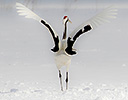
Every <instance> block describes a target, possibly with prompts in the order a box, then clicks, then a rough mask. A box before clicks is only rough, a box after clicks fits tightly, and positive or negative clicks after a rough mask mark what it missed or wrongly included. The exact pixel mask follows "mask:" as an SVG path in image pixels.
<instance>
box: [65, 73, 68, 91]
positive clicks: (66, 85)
mask: <svg viewBox="0 0 128 100" xmlns="http://www.w3.org/2000/svg"><path fill="white" fill-rule="evenodd" d="M65 81H66V90H67V89H68V72H66V80H65Z"/></svg>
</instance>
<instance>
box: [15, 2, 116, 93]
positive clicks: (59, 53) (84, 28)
mask: <svg viewBox="0 0 128 100" xmlns="http://www.w3.org/2000/svg"><path fill="white" fill-rule="evenodd" d="M16 9H18V10H17V12H18V13H19V15H24V16H25V17H26V18H32V19H35V20H37V21H38V22H40V23H41V24H43V25H44V26H45V27H46V28H47V29H48V31H49V32H50V34H51V36H52V38H53V42H54V44H55V46H54V48H53V49H51V50H52V51H53V52H54V53H55V63H56V66H57V68H58V71H59V78H60V85H61V90H62V91H63V86H62V75H61V71H60V69H61V67H62V66H65V67H66V90H67V89H68V80H69V79H68V72H69V65H70V63H71V57H72V55H75V54H76V50H75V49H73V45H74V43H75V42H76V40H77V39H78V37H79V36H81V35H82V34H84V33H88V32H89V31H90V30H92V29H94V28H96V27H97V26H99V25H100V24H102V23H104V22H108V21H109V19H111V18H116V15H117V9H116V8H115V7H113V6H111V7H108V8H106V9H105V10H103V11H102V12H100V13H98V14H97V15H95V16H94V17H92V18H90V19H89V20H87V21H85V22H84V23H83V24H81V25H80V26H79V27H78V28H76V29H75V30H74V31H73V32H72V33H71V34H70V35H69V36H67V23H68V22H71V21H70V20H69V18H68V17H67V16H64V18H63V22H64V32H63V37H62V39H60V38H59V35H58V34H57V33H56V32H55V30H54V29H53V28H52V27H51V25H50V24H48V23H47V22H46V21H45V20H44V19H42V18H41V17H39V16H38V15H36V14H35V13H34V12H32V11H31V10H30V9H28V8H27V7H25V6H24V5H22V4H21V3H16Z"/></svg>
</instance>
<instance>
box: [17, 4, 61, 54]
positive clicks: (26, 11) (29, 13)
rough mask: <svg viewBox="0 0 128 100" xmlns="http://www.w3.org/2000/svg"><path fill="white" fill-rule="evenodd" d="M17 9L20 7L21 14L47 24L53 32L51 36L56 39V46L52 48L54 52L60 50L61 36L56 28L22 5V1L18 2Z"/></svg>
mask: <svg viewBox="0 0 128 100" xmlns="http://www.w3.org/2000/svg"><path fill="white" fill-rule="evenodd" d="M16 9H18V11H17V12H18V13H19V15H23V16H25V18H32V19H35V20H36V21H38V22H40V23H41V24H43V25H45V27H46V28H47V29H48V31H49V32H50V33H51V36H52V38H53V40H54V44H55V47H54V48H53V49H51V50H52V51H53V52H57V51H58V50H59V42H60V41H59V36H58V34H57V33H56V32H55V30H54V29H53V28H52V27H51V26H50V24H48V23H47V22H46V21H45V20H44V19H42V18H41V17H39V16H38V15H37V14H35V13H34V12H33V11H31V10H30V9H28V8H27V7H25V6H24V5H22V4H21V3H16Z"/></svg>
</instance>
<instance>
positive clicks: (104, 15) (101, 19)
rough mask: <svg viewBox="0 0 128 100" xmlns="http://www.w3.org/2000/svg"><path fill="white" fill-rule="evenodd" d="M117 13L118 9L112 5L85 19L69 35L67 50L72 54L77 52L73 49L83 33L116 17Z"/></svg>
mask: <svg viewBox="0 0 128 100" xmlns="http://www.w3.org/2000/svg"><path fill="white" fill-rule="evenodd" d="M116 15H117V9H116V8H115V7H113V6H111V7H108V8H106V9H105V10H103V11H102V12H100V13H98V14H96V15H95V16H94V17H92V18H90V19H89V20H87V21H85V22H84V23H83V24H81V25H80V26H78V27H77V28H76V29H75V30H74V31H73V32H72V33H71V34H70V35H69V37H68V40H67V48H66V49H65V51H66V52H67V53H68V54H70V55H73V54H76V52H75V51H73V49H72V47H73V45H74V43H75V41H76V40H77V39H78V37H79V36H81V35H82V34H83V33H88V31H90V30H92V29H95V28H96V27H98V26H99V25H101V24H103V23H105V22H109V20H110V19H112V18H116Z"/></svg>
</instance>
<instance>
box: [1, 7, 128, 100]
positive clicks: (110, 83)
mask: <svg viewBox="0 0 128 100" xmlns="http://www.w3.org/2000/svg"><path fill="white" fill-rule="evenodd" d="M97 10H98V9H78V10H77V9H74V10H73V9H71V10H70V9H69V10H68V11H66V12H65V11H64V10H63V9H56V10H52V9H35V10H34V11H35V12H37V14H38V15H39V16H41V17H43V18H44V19H46V20H47V21H48V22H49V23H50V24H51V25H52V26H53V28H54V29H55V30H56V31H57V33H58V34H59V35H61V33H62V29H63V26H62V18H63V16H64V15H65V14H66V15H68V16H69V18H70V20H71V21H72V22H73V23H72V24H70V23H69V24H68V26H69V28H68V30H69V32H71V31H72V30H73V29H75V28H76V27H77V26H78V25H79V24H81V23H82V21H83V20H84V21H85V20H87V19H88V18H90V17H91V16H93V15H95V13H97ZM127 18H128V14H127V9H119V11H118V16H117V19H114V20H112V21H111V23H106V24H104V25H102V26H100V27H98V28H97V29H96V30H94V31H92V32H91V33H90V34H87V35H86V36H82V37H80V39H79V40H78V42H77V43H76V45H75V49H77V52H78V55H76V56H74V57H73V58H72V63H71V66H70V70H69V75H70V77H69V90H67V91H66V90H64V91H63V92H62V91H61V90H60V84H59V78H58V71H57V68H56V66H55V64H54V60H53V58H54V56H53V54H52V52H51V51H50V49H51V48H52V46H53V44H52V41H51V38H49V37H50V35H49V33H48V31H47V30H46V29H45V27H44V26H42V25H40V24H39V23H38V22H36V21H34V20H32V19H25V18H24V17H21V16H18V14H17V13H16V9H12V10H9V11H7V12H4V11H1V15H0V28H1V30H0V100H128V72H127V71H128V67H127V65H128V53H127V51H128V47H127V43H128V34H127V28H126V26H128V23H127ZM56 23H58V24H56ZM54 25H55V26H54ZM62 73H63V86H64V88H65V69H64V68H62Z"/></svg>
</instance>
